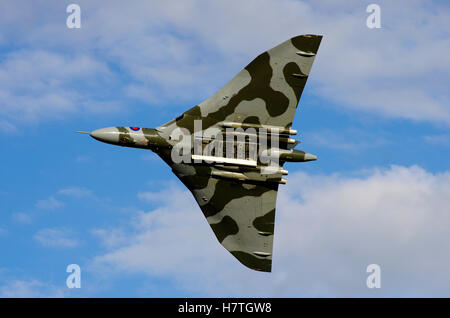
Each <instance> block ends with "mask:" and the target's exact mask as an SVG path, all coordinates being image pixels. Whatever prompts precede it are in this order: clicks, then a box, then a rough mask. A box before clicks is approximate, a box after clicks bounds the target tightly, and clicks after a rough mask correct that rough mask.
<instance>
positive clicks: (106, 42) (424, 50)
mask: <svg viewBox="0 0 450 318" xmlns="http://www.w3.org/2000/svg"><path fill="white" fill-rule="evenodd" d="M377 3H378V4H379V5H380V7H381V19H382V29H368V28H367V27H366V18H367V16H368V13H367V12H366V6H367V3H362V2H361V1H357V0H352V1H345V2H343V1H341V2H334V1H293V0H281V1H275V0H249V1H246V2H245V3H240V4H239V8H238V9H237V7H236V6H233V5H230V4H229V2H228V1H225V0H219V1H214V2H210V1H205V0H193V1H183V0H179V1H170V2H167V1H158V0H155V1H151V2H149V1H134V2H133V6H124V5H123V2H122V1H109V2H108V4H107V5H105V4H101V5H99V4H98V3H93V2H92V1H80V2H79V4H80V6H81V8H82V11H83V12H88V13H89V14H83V15H82V19H83V23H82V25H83V27H82V28H81V29H79V30H68V29H67V28H65V26H64V25H61V12H63V11H64V10H63V9H64V8H63V7H64V6H63V5H62V4H61V3H59V2H53V3H48V2H40V6H38V5H36V6H34V8H33V9H28V10H22V9H20V10H19V9H18V8H17V7H16V6H17V4H15V3H14V2H8V4H4V5H2V7H4V8H3V9H4V10H3V11H2V12H6V13H7V16H8V18H7V19H5V20H4V21H2V22H0V25H2V27H4V28H5V29H7V30H10V31H11V32H9V33H8V34H11V35H8V36H5V39H4V41H13V40H15V39H17V38H21V39H22V40H21V44H22V45H24V46H27V45H28V46H31V47H33V48H37V49H36V50H33V51H24V52H21V51H18V52H12V53H11V54H9V55H8V56H7V58H6V59H5V60H4V61H3V62H2V63H1V64H0V71H3V74H4V76H3V77H4V78H8V77H10V78H11V79H12V81H11V84H8V82H7V81H2V83H4V85H6V86H4V87H10V88H12V92H11V89H10V90H6V89H5V90H4V91H0V93H1V94H0V96H1V97H2V98H1V99H2V100H3V101H4V103H5V105H6V107H3V112H4V113H5V112H6V114H7V116H8V118H9V120H13V121H14V120H16V119H17V118H18V117H20V116H19V115H22V116H23V117H25V118H48V117H51V118H58V116H67V115H68V114H72V113H74V112H79V111H81V112H88V111H90V107H91V106H92V105H94V106H95V103H94V102H93V101H95V100H97V99H96V98H90V99H89V100H90V102H89V101H85V100H84V99H83V98H82V96H83V95H84V94H85V93H86V92H88V91H89V90H88V88H89V87H88V88H86V89H81V90H80V89H75V90H74V89H68V88H69V87H73V85H69V84H73V83H72V82H68V80H69V79H75V80H77V83H80V82H84V81H88V82H89V80H90V79H91V77H94V78H95V79H96V80H97V79H98V76H99V75H98V74H100V79H103V78H104V77H105V76H106V77H108V76H109V75H111V77H112V79H111V80H112V81H114V80H117V75H118V74H112V73H111V72H110V71H109V68H108V66H107V65H114V66H115V67H117V68H119V69H120V71H121V74H122V75H125V76H127V77H129V78H130V79H131V81H130V82H127V83H124V84H123V91H122V92H123V94H125V95H126V96H127V97H128V98H138V99H141V100H143V101H145V102H147V103H149V104H152V105H157V104H158V103H160V102H162V101H165V102H167V101H177V102H178V103H179V102H180V101H182V102H185V103H188V102H189V103H194V102H200V101H202V100H203V99H205V98H208V97H209V95H210V94H212V93H213V92H214V91H215V90H216V89H218V88H219V87H221V86H222V85H224V84H225V83H226V82H227V81H228V80H229V79H231V77H232V76H234V75H235V74H236V73H237V72H238V71H239V70H240V69H241V68H242V67H243V66H244V65H246V64H247V63H248V62H249V61H250V60H251V59H252V58H254V57H255V56H256V55H258V54H259V53H261V52H262V51H265V50H267V49H268V48H270V47H272V46H274V45H276V44H278V43H280V42H281V41H283V40H285V39H287V38H289V37H292V36H295V35H298V34H302V33H320V34H323V35H324V39H323V42H322V45H321V48H320V50H319V54H318V57H317V60H316V62H315V65H314V67H313V70H312V74H311V78H310V84H308V90H309V91H310V92H311V93H313V94H315V95H316V96H320V97H322V98H323V99H324V100H325V101H329V103H330V104H334V103H337V107H338V108H342V107H346V108H351V109H354V110H357V111H364V112H369V113H374V114H378V115H380V116H386V117H389V118H391V117H394V118H407V119H410V120H414V121H429V122H434V123H445V124H447V125H448V124H450V109H449V107H448V105H449V101H450V96H449V94H448V89H447V85H446V84H445V83H447V82H448V81H449V74H450V72H449V71H450V57H449V55H448V54H443V52H447V51H449V49H450V37H449V31H448V30H450V22H449V20H448V18H447V17H448V15H449V10H450V9H449V7H448V6H445V5H443V4H439V2H428V1H425V0H414V1H394V2H392V1H378V2H377ZM198 8H202V9H201V10H198ZM44 11H45V12H46V14H45V15H44V16H45V17H46V20H45V21H43V20H42V19H41V18H40V17H41V16H42V14H41V13H42V12H44ZM255 12H257V14H255ZM116 17H120V18H116ZM24 18H25V19H27V23H25V24H24V23H23V21H24ZM11 26H14V28H13V29H12V27H11ZM14 34H19V35H21V36H13V35H14ZM56 52H58V53H56ZM59 52H63V53H59ZM69 52H70V53H69ZM93 52H95V55H94V54H93ZM33 61H34V62H33ZM32 62H33V63H32ZM35 62H37V63H35ZM18 70H19V71H20V72H18ZM0 74H2V73H1V72H0ZM94 74H95V76H93V75H94ZM28 75H29V76H28ZM25 77H26V79H32V80H21V79H24V78H25ZM0 78H2V76H0ZM94 81H95V80H94ZM66 84H67V85H66ZM103 84H104V85H107V86H108V85H110V84H109V83H108V82H103ZM23 85H24V86H23ZM22 88H23V89H24V90H21V89H22ZM40 88H44V89H43V91H41V90H40ZM24 92H25V93H26V94H25V95H24V94H23V93H24ZM101 104H102V105H100V106H98V107H94V106H92V107H94V108H95V109H100V110H102V111H105V110H106V111H108V110H109V108H110V107H116V108H118V107H120V104H117V105H110V103H104V102H103V103H101ZM21 118H22V117H21Z"/></svg>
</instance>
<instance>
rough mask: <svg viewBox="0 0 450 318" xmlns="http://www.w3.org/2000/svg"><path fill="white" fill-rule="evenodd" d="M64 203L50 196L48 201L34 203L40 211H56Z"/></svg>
mask: <svg viewBox="0 0 450 318" xmlns="http://www.w3.org/2000/svg"><path fill="white" fill-rule="evenodd" d="M63 206H64V203H63V202H61V201H59V200H57V199H55V197H53V196H50V197H49V198H48V199H43V200H39V201H37V202H36V208H38V209H42V210H56V209H59V208H62V207H63Z"/></svg>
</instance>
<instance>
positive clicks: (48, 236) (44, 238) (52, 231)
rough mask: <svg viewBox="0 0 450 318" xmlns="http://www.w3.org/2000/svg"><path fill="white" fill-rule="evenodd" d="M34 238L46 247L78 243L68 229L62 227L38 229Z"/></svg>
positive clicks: (68, 245) (69, 245) (71, 245)
mask: <svg viewBox="0 0 450 318" xmlns="http://www.w3.org/2000/svg"><path fill="white" fill-rule="evenodd" d="M34 239H35V240H36V241H38V242H39V243H40V244H41V245H43V246H46V247H62V248H68V247H69V248H70V247H75V246H77V245H78V244H79V241H78V240H77V239H76V238H74V237H73V233H72V232H71V231H70V230H67V229H64V228H46V229H41V230H39V231H38V232H37V233H36V234H35V235H34Z"/></svg>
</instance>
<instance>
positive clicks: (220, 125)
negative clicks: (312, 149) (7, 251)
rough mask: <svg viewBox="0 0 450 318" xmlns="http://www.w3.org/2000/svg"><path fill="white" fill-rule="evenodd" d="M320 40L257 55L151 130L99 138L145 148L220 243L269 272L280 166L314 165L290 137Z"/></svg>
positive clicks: (297, 41)
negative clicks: (171, 175)
mask: <svg viewBox="0 0 450 318" xmlns="http://www.w3.org/2000/svg"><path fill="white" fill-rule="evenodd" d="M321 39H322V36H320V35H301V36H297V37H294V38H292V39H290V40H287V41H285V42H283V43H281V44H280V45H278V46H276V47H274V48H273V49H271V50H269V51H267V52H264V53H262V54H261V55H259V56H258V57H257V58H255V59H254V60H253V61H252V62H251V63H250V64H249V65H247V66H246V67H245V68H244V69H243V70H242V71H240V72H239V73H238V74H237V75H236V76H235V77H234V78H233V79H232V80H231V81H230V82H228V83H227V84H226V85H225V86H224V87H223V88H222V89H220V90H219V91H218V92H217V93H216V94H214V95H213V96H212V97H211V98H209V99H208V100H206V101H204V102H202V103H200V104H199V105H197V106H195V107H194V108H192V109H190V110H188V111H186V112H185V113H183V114H182V115H181V116H179V117H177V118H176V119H174V120H171V121H169V122H168V123H166V124H164V125H162V126H160V127H157V128H156V129H151V128H139V127H109V128H103V129H98V130H95V131H93V132H91V133H90V135H91V136H92V137H93V138H95V139H97V140H100V141H103V142H106V143H110V144H114V145H120V146H126V147H137V148H144V149H150V150H152V151H154V152H155V153H156V154H157V155H159V156H160V157H161V158H162V159H163V160H164V161H165V162H166V163H167V164H168V165H169V166H170V167H171V168H172V171H173V173H174V174H175V175H176V176H177V177H178V178H179V179H180V180H181V182H183V183H184V185H185V186H186V187H187V188H188V189H189V190H190V191H191V192H192V194H193V195H194V198H195V200H196V201H197V203H198V205H199V206H200V208H201V210H202V212H203V214H204V215H205V217H206V219H207V221H208V223H209V225H210V226H211V228H212V230H213V232H214V233H215V235H216V237H217V239H218V240H219V242H220V243H221V244H222V245H223V246H224V247H225V248H226V249H227V250H228V251H229V252H230V253H231V254H233V256H235V257H236V258H237V259H238V260H239V261H240V262H241V263H242V264H244V265H245V266H247V267H249V268H251V269H254V270H260V271H265V272H270V271H271V268H272V246H273V235H274V223H275V205H276V198H277V191H278V186H279V184H284V183H286V180H285V179H284V178H283V176H284V175H287V173H288V172H287V171H286V170H285V169H283V165H284V163H285V162H287V161H290V162H302V161H310V160H316V159H317V157H316V156H314V155H311V154H308V153H305V152H303V151H300V150H295V149H294V147H295V146H296V145H297V144H298V143H299V142H298V141H296V140H294V139H292V138H290V137H291V136H292V135H295V134H296V133H297V132H296V130H294V129H292V128H291V126H292V121H293V119H294V114H295V110H296V108H297V105H298V102H299V100H300V96H301V95H302V92H303V89H304V87H305V84H306V81H307V79H308V75H309V73H310V70H311V66H312V64H313V61H314V58H315V56H316V53H317V50H318V48H319V45H320V41H321Z"/></svg>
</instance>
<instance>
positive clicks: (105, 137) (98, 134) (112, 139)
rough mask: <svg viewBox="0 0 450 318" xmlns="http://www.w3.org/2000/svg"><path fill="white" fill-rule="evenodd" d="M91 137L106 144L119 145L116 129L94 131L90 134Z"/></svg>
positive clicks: (108, 128)
mask: <svg viewBox="0 0 450 318" xmlns="http://www.w3.org/2000/svg"><path fill="white" fill-rule="evenodd" d="M90 135H91V137H92V138H94V139H97V140H99V141H102V142H106V143H108V144H118V143H119V130H118V129H117V128H116V127H107V128H101V129H97V130H94V131H93V132H91V133H90Z"/></svg>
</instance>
